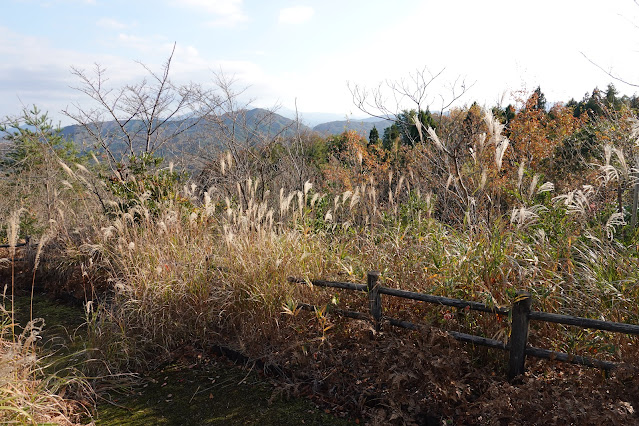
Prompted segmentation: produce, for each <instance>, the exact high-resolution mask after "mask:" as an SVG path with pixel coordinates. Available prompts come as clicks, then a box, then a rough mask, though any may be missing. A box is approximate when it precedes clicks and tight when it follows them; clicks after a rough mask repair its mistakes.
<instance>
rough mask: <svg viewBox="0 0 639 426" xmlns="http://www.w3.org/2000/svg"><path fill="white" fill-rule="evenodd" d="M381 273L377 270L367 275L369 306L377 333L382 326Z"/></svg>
mask: <svg viewBox="0 0 639 426" xmlns="http://www.w3.org/2000/svg"><path fill="white" fill-rule="evenodd" d="M379 275H380V274H379V272H377V271H369V272H368V275H367V277H366V288H367V290H368V306H369V309H370V312H371V316H372V317H373V324H374V326H375V332H376V333H379V332H380V330H381V327H382V298H381V296H380V294H379V288H380V285H379Z"/></svg>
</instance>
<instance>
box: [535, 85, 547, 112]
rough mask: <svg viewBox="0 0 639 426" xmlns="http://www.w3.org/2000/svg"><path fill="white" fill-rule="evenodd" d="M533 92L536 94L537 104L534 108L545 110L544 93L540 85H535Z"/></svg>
mask: <svg viewBox="0 0 639 426" xmlns="http://www.w3.org/2000/svg"><path fill="white" fill-rule="evenodd" d="M534 93H535V95H537V104H536V105H535V106H534V109H537V110H541V111H546V95H544V94H543V92H542V91H541V87H540V86H537V88H536V89H535V92H534Z"/></svg>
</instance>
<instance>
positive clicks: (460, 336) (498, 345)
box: [386, 318, 508, 351]
mask: <svg viewBox="0 0 639 426" xmlns="http://www.w3.org/2000/svg"><path fill="white" fill-rule="evenodd" d="M386 321H388V323H389V324H390V325H393V326H395V327H400V328H406V329H409V330H422V329H424V328H425V327H424V326H423V325H419V324H415V323H412V322H409V321H401V320H397V319H393V318H386ZM438 330H442V329H438ZM442 331H443V332H444V333H448V334H450V336H451V337H453V338H454V339H456V340H459V341H460V342H466V343H472V344H474V345H480V346H488V347H489V348H494V349H501V350H505V351H507V350H508V347H507V346H506V344H505V343H504V342H501V341H499V340H493V339H488V338H486V337H482V336H474V335H472V334H466V333H460V332H457V331H447V330H442Z"/></svg>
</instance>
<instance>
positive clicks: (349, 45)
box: [0, 0, 639, 124]
mask: <svg viewBox="0 0 639 426" xmlns="http://www.w3.org/2000/svg"><path fill="white" fill-rule="evenodd" d="M1 3H2V9H1V11H0V57H1V58H2V60H1V61H0V117H4V116H7V115H15V114H18V113H19V112H20V110H21V109H22V106H30V105H32V104H36V105H38V106H39V107H40V108H41V109H44V110H47V111H49V113H50V115H51V117H53V118H54V119H55V120H61V121H62V124H69V123H70V121H69V120H68V119H66V118H64V116H63V115H62V114H60V111H61V110H62V109H63V108H65V107H66V106H68V105H70V104H71V103H73V102H79V103H80V104H82V103H83V101H84V100H83V97H82V96H81V94H79V93H78V92H77V91H74V90H73V89H72V88H71V86H73V85H75V84H76V83H77V79H76V78H75V77H74V76H73V75H72V74H71V72H70V68H71V66H75V67H79V68H84V69H91V67H92V66H93V64H95V63H99V64H100V65H102V66H104V67H106V69H107V73H108V76H109V78H110V80H109V84H111V85H113V87H118V86H121V85H124V84H128V83H134V82H136V81H138V80H139V79H140V78H142V77H143V75H144V69H143V68H142V67H141V66H140V65H139V64H138V63H137V62H136V61H141V62H143V63H145V64H147V65H149V66H150V67H152V68H156V69H157V68H158V67H159V66H160V64H161V63H162V62H163V61H164V60H166V58H167V56H168V55H169V53H170V52H171V49H172V46H173V43H176V44H177V49H176V53H175V57H174V63H173V68H172V71H173V72H172V78H173V80H175V81H177V82H187V81H195V82H198V83H202V84H204V85H210V84H211V82H212V71H213V70H215V71H219V70H222V71H223V72H224V73H226V74H228V75H234V76H235V77H236V78H237V80H238V88H240V87H243V86H249V88H248V90H247V91H246V92H245V93H246V94H247V96H250V97H251V98H252V99H254V100H255V101H254V104H255V105H259V106H272V105H274V104H280V105H282V106H283V107H285V108H294V107H295V102H297V106H298V108H299V110H300V111H307V112H333V113H337V114H340V115H343V116H345V115H354V116H362V114H361V113H360V112H359V111H358V110H357V109H356V108H355V106H354V105H353V102H352V98H351V94H350V92H349V90H348V88H347V82H352V83H357V84H360V85H366V86H368V87H371V86H375V85H376V84H377V83H379V82H381V81H384V80H386V79H390V80H399V79H402V78H406V77H408V76H409V74H410V73H411V72H414V71H415V70H416V69H422V68H423V67H428V68H429V69H430V70H432V71H439V70H441V69H442V68H445V72H444V74H443V75H442V76H441V77H440V78H439V79H438V82H439V83H440V84H435V85H433V87H432V99H433V101H434V102H435V104H434V106H433V108H434V109H436V105H437V102H439V99H440V98H439V96H440V95H441V96H444V97H447V96H449V95H450V93H449V89H448V87H447V86H448V84H450V83H451V82H452V81H454V80H455V79H456V78H457V77H459V76H461V77H462V78H465V79H466V81H467V82H469V83H472V82H475V85H474V86H473V87H472V89H471V90H470V91H469V92H468V93H467V95H466V96H465V97H464V98H462V99H460V101H459V103H460V104H464V103H470V102H472V101H474V100H477V101H479V103H480V104H485V105H488V106H491V105H494V104H495V103H497V102H498V100H500V99H501V98H502V97H503V98H504V102H505V103H509V102H510V101H511V99H512V92H517V91H520V90H527V91H532V90H534V88H535V87H536V86H537V85H541V88H542V90H543V91H544V93H545V94H546V96H547V98H548V99H549V100H550V101H560V100H568V99H570V98H571V97H575V98H577V99H581V98H582V97H583V95H584V93H585V92H588V91H591V90H592V89H593V88H594V87H595V86H599V87H601V88H605V87H606V85H607V84H608V83H609V82H610V81H611V79H610V78H609V77H608V76H606V75H605V74H604V73H603V72H602V71H601V70H599V69H597V67H595V66H594V65H592V64H591V63H590V62H588V60H587V59H585V58H584V56H583V55H582V53H585V54H586V55H588V56H589V57H590V58H592V59H593V60H594V61H596V62H597V63H598V64H600V65H601V66H603V67H604V68H606V69H610V68H611V69H612V70H613V71H614V72H616V73H618V74H620V75H622V76H623V77H625V78H627V79H628V80H632V81H636V82H639V71H638V70H637V67H636V63H637V59H639V52H638V50H639V45H638V41H639V27H637V25H639V6H637V5H636V4H635V3H634V2H633V1H632V0H607V1H605V2H604V1H590V0H581V1H576V0H554V1H548V0H538V1H535V2H520V1H506V0H499V1H497V0H494V1H492V0H484V1H481V2H479V1H474V0H440V1H430V0H422V1H417V0H396V1H393V2H390V1H382V0H365V1H364V0H341V1H337V0H323V1H310V0H306V1H303V0H268V1H267V0H154V1H147V0H128V1H124V0H42V1H36V0H2V2H1ZM616 86H617V88H618V89H619V90H620V91H621V92H622V93H628V94H632V93H634V91H635V89H634V88H633V87H629V86H625V85H623V84H622V83H616Z"/></svg>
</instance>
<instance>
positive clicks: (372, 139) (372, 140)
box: [368, 126, 379, 145]
mask: <svg viewBox="0 0 639 426" xmlns="http://www.w3.org/2000/svg"><path fill="white" fill-rule="evenodd" d="M377 141H379V132H378V131H377V127H375V126H373V128H372V129H371V131H370V133H369V134H368V144H369V145H374V144H376V143H377Z"/></svg>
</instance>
